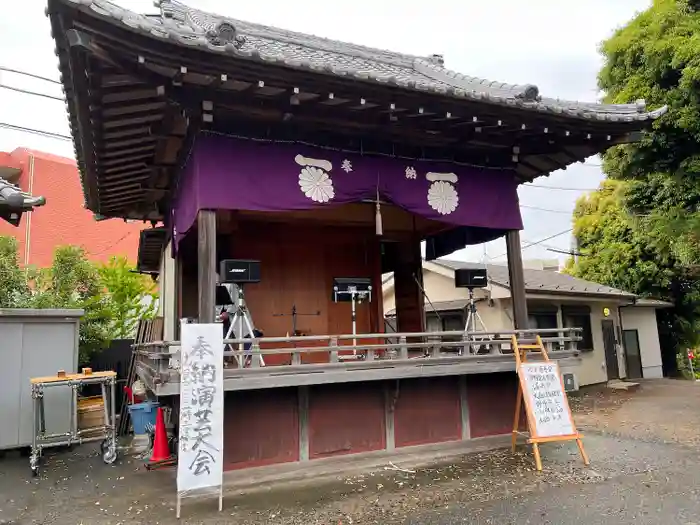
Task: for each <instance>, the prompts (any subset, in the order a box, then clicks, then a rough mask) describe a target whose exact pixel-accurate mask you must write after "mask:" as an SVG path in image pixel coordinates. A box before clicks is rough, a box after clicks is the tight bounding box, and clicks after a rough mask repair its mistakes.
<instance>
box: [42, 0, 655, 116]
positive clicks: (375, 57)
mask: <svg viewBox="0 0 700 525" xmlns="http://www.w3.org/2000/svg"><path fill="white" fill-rule="evenodd" d="M50 1H51V2H55V1H61V2H63V3H65V4H69V5H71V4H72V5H75V6H78V7H80V8H81V9H83V10H86V11H90V12H92V13H93V14H94V15H97V16H98V17H100V18H103V19H106V20H107V21H109V22H111V23H114V24H120V25H122V26H123V27H124V28H127V29H129V30H132V31H136V32H139V33H142V34H145V35H148V36H149V37H151V38H154V39H158V40H162V41H168V42H172V43H175V44H178V45H180V46H183V47H189V48H199V49H202V50H205V51H209V52H212V53H217V54H224V55H233V56H237V57H242V58H247V59H251V60H256V61H260V62H265V63H270V64H278V65H283V66H286V67H289V68H293V69H302V70H310V71H317V72H320V73H327V74H332V75H337V76H341V77H348V78H352V79H357V80H365V81H371V82H376V83H378V84H389V85H395V86H397V87H401V88H408V89H414V90H417V91H422V92H429V93H436V94H442V95H445V96H448V97H453V98H457V99H471V100H475V101H484V102H487V103H492V104H499V105H504V106H512V107H519V108H522V109H526V110H531V111H536V112H541V113H551V114H560V115H564V116H569V117H574V118H580V119H585V120H596V121H610V122H638V121H647V120H653V119H655V118H657V117H660V116H661V115H663V114H664V113H665V112H666V109H667V108H666V107H665V106H664V107H662V108H659V109H656V110H654V111H647V109H646V106H645V104H644V101H638V102H636V103H634V104H596V103H588V102H573V101H565V100H559V99H555V98H547V97H542V96H540V93H539V89H538V88H537V86H534V85H516V84H506V83H502V82H495V81H490V80H486V79H482V78H477V77H471V76H467V75H463V74H461V73H458V72H456V71H452V70H450V69H447V68H445V67H444V65H443V60H442V57H441V56H439V55H434V56H432V57H419V56H413V55H406V54H402V53H395V52H391V51H385V50H380V49H373V48H369V47H364V46H359V45H356V44H349V43H345V42H339V41H336V40H330V39H326V38H321V37H317V36H313V35H308V34H303V33H296V32H293V31H287V30H284V29H279V28H275V27H269V26H264V25H261V24H253V23H250V22H244V21H241V20H236V19H233V18H229V17H224V16H220V15H215V14H211V13H206V12H203V11H199V10H197V9H193V8H191V7H188V6H186V5H185V4H182V3H180V2H177V1H175V0H161V1H160V4H159V5H160V9H161V15H160V16H152V15H142V14H138V13H134V12H132V11H129V10H127V9H124V8H122V7H120V6H117V5H115V4H113V3H111V2H108V1H107V0H50Z"/></svg>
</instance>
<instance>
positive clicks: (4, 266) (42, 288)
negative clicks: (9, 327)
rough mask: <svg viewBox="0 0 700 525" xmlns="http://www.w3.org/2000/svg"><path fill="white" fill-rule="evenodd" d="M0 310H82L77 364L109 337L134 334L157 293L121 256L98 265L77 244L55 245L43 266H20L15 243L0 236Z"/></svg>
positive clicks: (154, 305)
mask: <svg viewBox="0 0 700 525" xmlns="http://www.w3.org/2000/svg"><path fill="white" fill-rule="evenodd" d="M0 308H61V309H79V310H83V311H84V315H83V317H82V318H81V320H80V343H79V351H80V355H79V359H80V362H81V364H82V363H86V362H87V361H88V360H89V358H90V356H91V355H92V354H93V353H94V352H95V351H97V350H100V349H102V348H106V347H107V346H108V345H109V343H110V341H111V340H112V339H121V338H130V337H133V335H134V332H135V329H136V325H137V323H138V320H139V319H144V318H151V317H153V316H154V315H155V312H156V309H157V293H156V290H155V285H154V283H153V282H152V281H151V280H150V279H149V278H147V277H145V276H143V275H140V274H137V273H134V272H133V271H132V268H131V267H130V266H129V263H128V261H127V260H126V259H125V258H123V257H114V258H112V259H111V260H110V261H109V262H108V263H107V264H104V265H97V264H95V263H93V262H91V261H89V260H88V259H87V258H86V255H85V252H84V250H83V249H82V248H79V247H76V246H60V247H58V248H56V250H55V252H54V257H53V262H52V265H51V266H50V267H48V268H42V269H39V270H36V269H32V268H27V269H22V268H21V267H20V265H19V262H18V257H17V241H16V240H15V239H14V238H12V237H1V236H0Z"/></svg>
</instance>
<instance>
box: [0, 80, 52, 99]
mask: <svg viewBox="0 0 700 525" xmlns="http://www.w3.org/2000/svg"><path fill="white" fill-rule="evenodd" d="M0 88H2V89H9V90H10V91H16V92H17V93H22V94H24V95H34V96H35V97H44V98H50V99H52V100H58V101H59V102H65V99H64V98H63V97H57V96H55V95H47V94H46V93H38V92H36V91H29V90H28V89H22V88H17V87H13V86H8V85H7V84H0Z"/></svg>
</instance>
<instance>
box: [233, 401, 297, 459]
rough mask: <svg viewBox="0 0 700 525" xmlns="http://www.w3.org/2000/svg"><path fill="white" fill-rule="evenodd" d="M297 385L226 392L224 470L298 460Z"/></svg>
mask: <svg viewBox="0 0 700 525" xmlns="http://www.w3.org/2000/svg"><path fill="white" fill-rule="evenodd" d="M298 407H299V401H298V397H297V389H296V388H271V389H269V390H250V391H244V392H227V393H226V395H225V398H224V469H225V470H232V469H240V468H246V467H256V466H262V465H270V464H273V463H285V462H289V461H299V410H298Z"/></svg>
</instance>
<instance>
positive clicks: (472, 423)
mask: <svg viewBox="0 0 700 525" xmlns="http://www.w3.org/2000/svg"><path fill="white" fill-rule="evenodd" d="M517 387H518V376H517V375H516V374H515V373H513V372H504V373H498V374H483V375H482V374H478V375H469V376H467V405H468V406H469V428H470V435H471V437H472V438H478V437H485V436H497V435H501V434H510V433H511V432H512V431H513V416H514V415H515V395H516V393H517ZM523 414H524V410H523ZM524 421H525V420H524V419H521V428H522V429H523V430H524V429H525V428H526V426H525V425H524V424H522V423H524Z"/></svg>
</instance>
